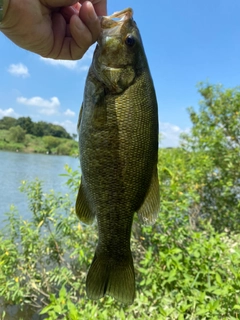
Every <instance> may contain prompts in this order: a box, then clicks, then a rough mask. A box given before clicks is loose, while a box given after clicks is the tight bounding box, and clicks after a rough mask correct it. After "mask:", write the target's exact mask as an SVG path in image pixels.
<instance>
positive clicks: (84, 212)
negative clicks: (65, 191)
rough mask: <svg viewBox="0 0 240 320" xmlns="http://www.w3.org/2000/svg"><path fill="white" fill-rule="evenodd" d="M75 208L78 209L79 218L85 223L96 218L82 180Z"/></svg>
mask: <svg viewBox="0 0 240 320" xmlns="http://www.w3.org/2000/svg"><path fill="white" fill-rule="evenodd" d="M75 210H76V214H77V216H78V218H79V219H80V220H81V221H82V222H83V223H86V224H91V223H93V220H94V218H95V214H94V213H93V212H92V211H91V209H90V207H89V204H88V201H87V197H86V195H85V191H84V187H83V184H82V182H81V184H80V187H79V190H78V195H77V200H76V205H75Z"/></svg>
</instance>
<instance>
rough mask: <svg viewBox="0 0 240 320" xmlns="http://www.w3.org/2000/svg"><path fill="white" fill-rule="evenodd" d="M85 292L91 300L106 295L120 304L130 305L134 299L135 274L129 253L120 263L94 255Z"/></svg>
mask: <svg viewBox="0 0 240 320" xmlns="http://www.w3.org/2000/svg"><path fill="white" fill-rule="evenodd" d="M86 291H87V295H88V297H89V298H90V299H93V300H96V299H100V298H102V297H104V296H105V294H107V295H109V296H111V297H113V298H115V299H116V300H118V301H119V302H121V303H124V304H128V305H129V304H132V303H133V301H134V297H135V274H134V267H133V260H132V255H131V252H129V254H128V255H126V256H124V259H123V260H122V261H119V259H116V260H114V259H113V258H111V257H108V256H106V255H101V254H100V255H97V254H96V253H95V256H94V259H93V262H92V264H91V266H90V269H89V271H88V275H87V281H86Z"/></svg>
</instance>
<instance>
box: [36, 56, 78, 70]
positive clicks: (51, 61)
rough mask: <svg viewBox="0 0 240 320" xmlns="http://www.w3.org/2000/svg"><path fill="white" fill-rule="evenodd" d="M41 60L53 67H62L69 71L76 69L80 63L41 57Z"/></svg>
mask: <svg viewBox="0 0 240 320" xmlns="http://www.w3.org/2000/svg"><path fill="white" fill-rule="evenodd" d="M40 60H42V61H44V62H45V63H47V64H51V65H52V66H62V67H65V68H67V69H71V70H73V69H76V68H77V64H78V61H69V60H54V59H50V58H43V57H40Z"/></svg>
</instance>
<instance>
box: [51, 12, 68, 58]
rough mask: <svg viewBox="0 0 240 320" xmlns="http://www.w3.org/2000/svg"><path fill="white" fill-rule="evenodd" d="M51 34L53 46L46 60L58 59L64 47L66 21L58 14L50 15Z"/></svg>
mask: <svg viewBox="0 0 240 320" xmlns="http://www.w3.org/2000/svg"><path fill="white" fill-rule="evenodd" d="M52 33H53V46H52V49H51V51H50V52H49V54H48V55H47V57H48V58H53V59H60V57H59V55H60V53H61V51H62V48H63V45H64V39H65V36H66V21H65V19H64V18H63V16H62V15H61V14H60V13H54V14H53V15H52Z"/></svg>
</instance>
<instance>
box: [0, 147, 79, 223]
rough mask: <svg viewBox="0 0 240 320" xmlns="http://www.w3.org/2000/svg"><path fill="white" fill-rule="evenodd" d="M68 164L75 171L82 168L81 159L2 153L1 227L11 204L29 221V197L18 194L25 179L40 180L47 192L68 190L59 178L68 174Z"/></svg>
mask: <svg viewBox="0 0 240 320" xmlns="http://www.w3.org/2000/svg"><path fill="white" fill-rule="evenodd" d="M65 164H68V165H69V166H70V167H71V168H72V169H73V170H78V169H79V159H78V158H73V157H68V156H53V155H42V154H25V153H15V152H5V151H0V225H1V224H2V221H3V219H4V213H5V212H8V211H9V208H10V205H11V204H14V205H15V206H16V207H17V208H18V210H19V213H20V215H22V216H23V218H25V219H27V218H29V216H28V215H29V212H28V207H27V201H26V200H27V199H26V196H25V195H24V194H23V193H21V192H20V191H19V186H20V185H21V181H22V180H28V181H32V180H34V179H35V178H39V179H40V180H42V181H43V182H44V184H43V190H44V192H48V191H50V190H51V189H54V190H55V191H57V192H58V191H59V192H65V191H67V190H68V189H67V187H66V186H65V185H64V183H65V181H66V179H64V177H60V176H59V174H61V173H64V172H65V171H64V165H65Z"/></svg>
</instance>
